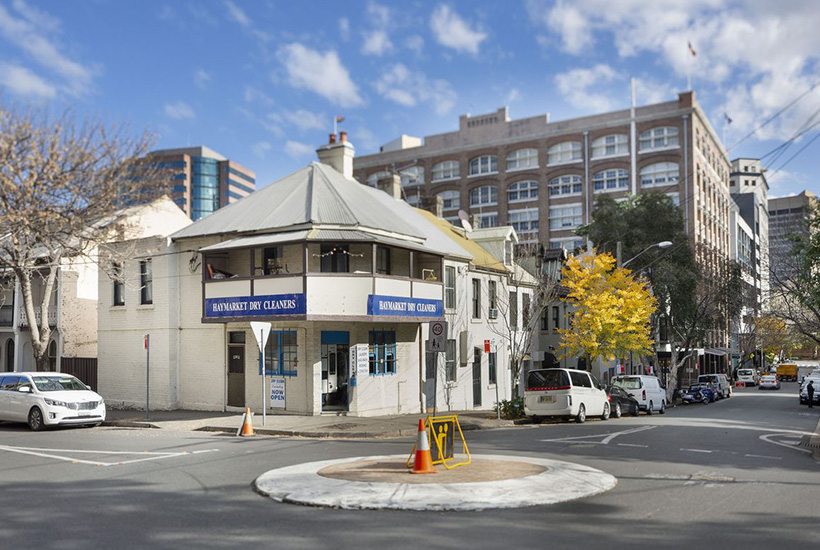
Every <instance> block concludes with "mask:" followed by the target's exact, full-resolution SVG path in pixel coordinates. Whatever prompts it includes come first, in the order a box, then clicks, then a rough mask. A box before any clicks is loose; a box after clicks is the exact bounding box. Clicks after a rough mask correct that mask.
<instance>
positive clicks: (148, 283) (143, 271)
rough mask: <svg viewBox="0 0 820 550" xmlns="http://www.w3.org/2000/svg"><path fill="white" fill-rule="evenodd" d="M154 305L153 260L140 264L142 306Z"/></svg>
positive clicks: (143, 261)
mask: <svg viewBox="0 0 820 550" xmlns="http://www.w3.org/2000/svg"><path fill="white" fill-rule="evenodd" d="M153 303H154V268H153V265H152V264H151V259H150V258H149V259H147V260H142V261H141V262H140V304H142V305H149V304H153Z"/></svg>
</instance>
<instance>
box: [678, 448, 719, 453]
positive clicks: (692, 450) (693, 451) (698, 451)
mask: <svg viewBox="0 0 820 550" xmlns="http://www.w3.org/2000/svg"><path fill="white" fill-rule="evenodd" d="M681 451H688V452H690V453H712V452H713V451H706V450H704V449H681Z"/></svg>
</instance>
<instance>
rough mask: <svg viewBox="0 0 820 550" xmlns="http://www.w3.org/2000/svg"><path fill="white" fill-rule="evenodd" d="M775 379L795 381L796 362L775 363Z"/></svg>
mask: <svg viewBox="0 0 820 550" xmlns="http://www.w3.org/2000/svg"><path fill="white" fill-rule="evenodd" d="M777 379H778V380H780V381H781V382H797V364H796V363H780V364H779V365H777Z"/></svg>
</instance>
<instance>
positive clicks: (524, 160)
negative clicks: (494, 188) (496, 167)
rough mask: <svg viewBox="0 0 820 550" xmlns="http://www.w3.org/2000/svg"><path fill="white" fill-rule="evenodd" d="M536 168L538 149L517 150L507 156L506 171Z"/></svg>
mask: <svg viewBox="0 0 820 550" xmlns="http://www.w3.org/2000/svg"><path fill="white" fill-rule="evenodd" d="M532 168H538V149H530V148H527V149H518V150H516V151H513V152H512V153H510V154H509V155H507V171H508V172H515V171H516V170H529V169H532Z"/></svg>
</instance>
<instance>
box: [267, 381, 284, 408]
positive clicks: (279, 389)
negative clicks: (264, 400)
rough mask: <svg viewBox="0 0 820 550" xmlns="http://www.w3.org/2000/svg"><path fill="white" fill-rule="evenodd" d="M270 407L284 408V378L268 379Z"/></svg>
mask: <svg viewBox="0 0 820 550" xmlns="http://www.w3.org/2000/svg"><path fill="white" fill-rule="evenodd" d="M270 408H271V409H284V408H285V379H284V378H279V377H276V376H274V377H272V378H271V379H270Z"/></svg>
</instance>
